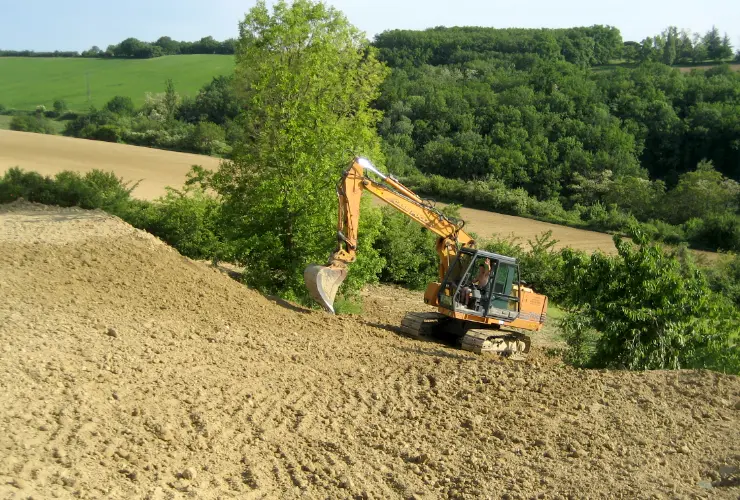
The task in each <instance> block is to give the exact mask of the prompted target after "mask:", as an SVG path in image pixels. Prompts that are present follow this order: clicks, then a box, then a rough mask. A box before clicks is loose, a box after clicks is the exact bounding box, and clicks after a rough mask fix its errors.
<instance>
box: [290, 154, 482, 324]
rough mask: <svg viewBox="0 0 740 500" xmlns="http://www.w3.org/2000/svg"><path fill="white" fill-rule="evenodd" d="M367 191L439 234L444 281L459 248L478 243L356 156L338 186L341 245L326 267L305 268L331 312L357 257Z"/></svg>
mask: <svg viewBox="0 0 740 500" xmlns="http://www.w3.org/2000/svg"><path fill="white" fill-rule="evenodd" d="M366 172H372V173H373V174H375V175H376V176H378V177H379V178H380V179H381V181H380V182H376V181H374V180H373V179H371V178H370V177H368V176H367V175H366ZM363 191H369V192H370V193H372V194H373V195H375V196H376V197H377V198H379V199H381V200H383V201H384V202H386V203H388V204H389V205H390V206H392V207H393V208H395V209H396V210H398V211H399V212H401V213H403V214H405V215H407V216H408V217H410V218H411V219H413V220H415V221H416V222H418V223H419V224H421V225H422V226H423V227H425V228H427V229H428V230H430V231H432V232H433V233H435V234H436V235H437V236H438V238H437V244H436V250H437V254H438V255H439V259H440V264H439V276H440V281H441V280H442V279H443V278H444V275H445V274H446V273H447V269H448V267H449V265H450V263H451V262H452V259H453V258H454V257H455V256H456V255H457V252H458V250H459V249H460V248H461V247H474V246H475V241H474V240H473V238H471V237H470V235H468V234H467V233H466V232H465V231H463V229H462V228H463V223H462V222H461V221H456V220H453V219H451V218H449V217H447V216H445V215H444V214H443V213H442V212H440V211H439V210H438V209H436V208H435V207H434V206H432V205H431V204H430V203H429V202H427V201H424V200H423V199H421V198H420V197H419V196H418V195H416V194H415V193H414V192H413V191H411V190H410V189H409V188H407V187H406V186H404V185H403V184H401V183H400V182H398V180H396V179H394V178H393V177H392V176H386V175H384V174H382V173H381V172H379V171H378V170H377V169H376V168H375V167H374V166H373V165H372V163H370V162H369V161H368V160H366V159H365V158H355V160H354V161H353V162H352V166H351V167H350V168H349V169H347V170H346V171H345V172H344V174H343V175H342V178H341V180H340V182H339V184H338V186H337V196H338V198H339V218H338V228H337V248H336V250H335V251H334V253H332V254H331V256H330V258H329V262H328V264H327V265H326V266H320V265H310V266H308V267H307V268H306V270H305V271H304V279H305V281H306V286H307V287H308V290H309V293H310V294H311V296H312V297H313V298H314V299H315V300H316V301H317V302H318V303H319V304H321V305H322V306H323V307H324V309H326V310H327V311H329V312H334V306H333V304H334V298H335V297H336V294H337V291H338V290H339V286H340V285H341V284H342V282H344V280H345V278H346V277H347V270H348V266H349V264H351V263H352V262H354V260H355V258H356V256H357V237H358V229H359V224H360V200H361V198H362V192H363Z"/></svg>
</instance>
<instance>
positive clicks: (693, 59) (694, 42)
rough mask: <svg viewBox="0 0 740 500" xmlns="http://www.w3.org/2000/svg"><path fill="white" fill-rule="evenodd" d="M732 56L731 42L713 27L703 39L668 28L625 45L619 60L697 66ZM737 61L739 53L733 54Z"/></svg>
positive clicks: (695, 34) (697, 34)
mask: <svg viewBox="0 0 740 500" xmlns="http://www.w3.org/2000/svg"><path fill="white" fill-rule="evenodd" d="M732 57H733V53H732V43H731V42H730V37H729V36H728V35H727V33H725V34H724V36H720V33H719V30H718V29H717V27H716V26H713V27H712V29H710V30H709V31H707V32H706V33H705V34H704V35H703V36H702V35H700V34H699V33H693V34H692V33H691V32H689V31H688V30H680V31H679V29H678V28H677V27H675V26H669V27H668V28H666V29H665V31H663V32H662V33H660V34H659V35H656V36H654V37H647V38H645V39H644V40H642V41H641V42H625V43H624V48H623V50H622V58H623V59H625V60H627V61H630V62H634V63H638V62H644V61H653V62H662V63H663V64H668V65H672V64H697V63H702V62H706V61H724V60H727V59H730V58H732ZM735 59H736V60H737V61H740V50H738V52H737V54H736V55H735Z"/></svg>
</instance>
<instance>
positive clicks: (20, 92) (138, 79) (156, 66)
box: [0, 55, 234, 111]
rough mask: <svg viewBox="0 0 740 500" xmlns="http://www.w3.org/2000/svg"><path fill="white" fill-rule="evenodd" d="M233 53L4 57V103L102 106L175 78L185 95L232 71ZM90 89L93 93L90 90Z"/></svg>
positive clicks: (138, 97) (158, 88) (0, 79)
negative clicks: (129, 57) (62, 102)
mask: <svg viewBox="0 0 740 500" xmlns="http://www.w3.org/2000/svg"><path fill="white" fill-rule="evenodd" d="M233 68H234V57H233V56H226V55H186V56H168V57H159V58H156V59H135V60H121V59H70V58H34V57H2V58H0V75H2V76H0V104H3V105H5V106H6V107H8V108H14V109H22V110H31V109H35V108H36V106H39V105H44V106H46V107H47V108H51V106H52V104H53V103H54V100H56V99H64V100H65V101H66V102H67V105H68V106H69V107H70V109H72V110H77V111H83V110H86V109H87V108H88V107H89V106H90V105H93V106H97V107H99V106H101V105H103V104H105V103H106V102H107V101H108V100H110V99H111V98H112V97H114V96H117V95H123V96H128V97H130V98H131V99H133V100H134V103H135V104H137V105H140V104H142V103H143V102H144V99H145V95H146V93H147V92H151V93H158V92H164V87H165V81H166V80H167V79H168V78H171V79H172V80H173V82H174V84H175V89H176V90H177V92H178V93H179V94H180V95H191V96H192V95H195V93H196V92H197V91H198V90H199V89H200V88H201V87H202V86H203V85H205V84H206V83H208V82H209V81H210V80H211V78H213V77H214V76H218V75H225V74H229V73H231V71H232V70H233ZM88 90H89V94H88Z"/></svg>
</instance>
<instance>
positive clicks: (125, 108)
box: [105, 95, 136, 116]
mask: <svg viewBox="0 0 740 500" xmlns="http://www.w3.org/2000/svg"><path fill="white" fill-rule="evenodd" d="M105 109H107V110H108V111H110V112H111V113H115V114H117V115H124V116H131V115H133V114H134V113H135V112H136V107H135V106H134V101H132V100H131V98H130V97H124V96H120V95H117V96H115V97H114V98H112V99H111V100H110V101H108V102H107V103H106V105H105Z"/></svg>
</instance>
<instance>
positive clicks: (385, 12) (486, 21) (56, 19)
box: [0, 0, 740, 50]
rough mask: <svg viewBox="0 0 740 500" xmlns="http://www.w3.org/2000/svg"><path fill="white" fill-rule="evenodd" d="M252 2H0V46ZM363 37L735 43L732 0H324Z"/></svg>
mask: <svg viewBox="0 0 740 500" xmlns="http://www.w3.org/2000/svg"><path fill="white" fill-rule="evenodd" d="M254 3H255V2H254V0H207V1H203V0H148V1H146V0H126V1H123V2H101V1H100V0H96V1H91V0H0V22H1V25H2V29H1V30H0V48H2V49H7V50H20V49H31V50H85V49H87V48H90V47H91V46H92V45H98V46H99V47H101V48H103V49H104V48H105V47H106V46H108V45H109V44H113V43H118V42H120V41H121V40H123V39H124V38H127V37H130V36H133V37H135V38H139V39H141V40H147V41H153V40H155V39H157V38H159V37H160V36H162V35H168V36H171V37H172V38H175V39H178V40H188V41H192V40H197V39H199V38H202V37H204V36H208V35H211V36H213V37H214V38H216V39H218V40H223V39H225V38H229V37H233V36H236V34H237V25H238V22H239V20H241V19H242V18H243V17H244V14H245V13H246V12H247V11H248V10H249V9H250V8H251V7H252V6H253V5H254ZM328 3H330V4H332V5H334V6H335V7H337V8H339V9H340V10H342V11H343V12H344V13H345V14H346V15H347V17H348V18H349V19H350V21H351V22H352V23H353V24H354V25H356V26H357V27H359V28H360V29H362V30H364V31H365V32H367V34H368V36H369V37H372V36H373V35H374V34H376V33H379V32H382V31H384V30H387V29H393V28H407V29H424V28H429V27H434V26H463V25H475V26H494V27H497V28H505V27H527V28H539V27H548V28H562V27H571V26H590V25H592V24H608V25H612V26H616V27H617V28H619V29H620V30H621V32H622V36H623V37H624V39H625V40H642V39H643V38H645V37H646V36H650V35H654V34H657V33H659V32H660V31H662V30H663V29H664V28H665V27H666V26H668V25H675V26H678V27H679V28H680V29H683V28H686V29H689V30H691V31H699V32H701V33H704V32H705V31H707V30H708V29H710V28H711V27H712V25H713V24H715V25H717V27H718V28H719V29H720V31H721V32H723V33H724V32H725V31H726V32H727V33H728V34H729V35H730V37H731V40H732V44H733V46H734V47H735V48H736V49H737V48H738V47H740V25H738V23H737V21H738V20H740V1H738V0H705V1H703V2H702V1H697V0H692V1H688V0H622V1H615V0H600V1H596V0H520V1H518V2H516V1H509V2H502V1H499V0H372V1H359V0H329V1H328Z"/></svg>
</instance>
